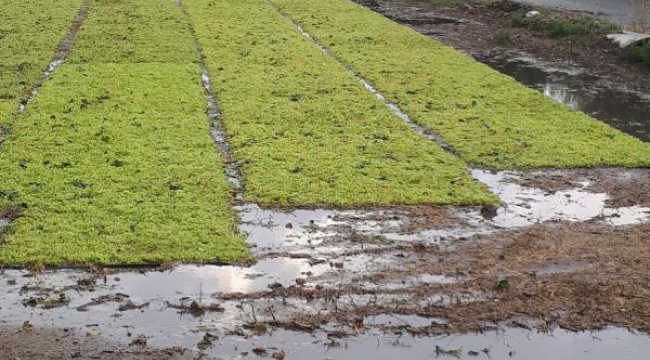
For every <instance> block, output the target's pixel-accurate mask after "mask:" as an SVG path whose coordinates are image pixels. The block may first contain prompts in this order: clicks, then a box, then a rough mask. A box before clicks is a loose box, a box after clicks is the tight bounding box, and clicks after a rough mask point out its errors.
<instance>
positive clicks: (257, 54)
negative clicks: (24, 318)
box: [183, 0, 498, 207]
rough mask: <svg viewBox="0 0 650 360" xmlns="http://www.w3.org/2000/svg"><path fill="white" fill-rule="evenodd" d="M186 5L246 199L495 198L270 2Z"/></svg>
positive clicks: (341, 202) (360, 202) (378, 201)
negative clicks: (201, 50)
mask: <svg viewBox="0 0 650 360" xmlns="http://www.w3.org/2000/svg"><path fill="white" fill-rule="evenodd" d="M183 4H184V7H185V8H186V9H187V12H188V14H189V16H190V18H191V20H192V22H193V23H194V24H195V27H196V33H197V36H198V39H199V42H200V45H201V47H202V49H203V52H204V55H205V61H206V63H207V65H208V67H209V69H210V72H211V75H212V78H213V85H214V92H215V93H216V95H217V98H218V101H219V105H220V108H221V110H222V117H221V119H222V122H223V124H224V126H225V128H226V132H227V134H228V139H229V141H230V144H231V147H232V151H233V154H234V157H235V158H236V159H237V160H238V161H239V162H240V164H241V166H242V170H243V173H244V175H245V176H246V178H245V196H246V200H249V201H255V202H259V203H261V204H262V205H279V206H342V207H351V206H368V205H404V204H463V205H467V204H484V203H495V202H497V201H498V200H497V198H496V197H495V196H494V195H492V194H490V193H489V192H488V191H487V189H486V188H485V187H484V186H483V185H481V184H479V183H478V182H476V181H475V180H473V179H472V178H471V177H470V175H469V173H468V171H467V169H466V168H465V165H464V164H463V163H462V162H461V161H459V160H458V159H456V158H454V157H452V156H450V155H449V154H446V153H445V152H444V151H442V150H441V149H440V148H439V147H437V146H436V145H435V144H433V143H431V142H429V141H427V140H425V139H422V138H420V137H419V136H418V135H416V134H415V133H413V132H412V131H411V130H410V129H409V127H408V126H407V125H406V124H404V123H403V122H402V121H401V120H400V119H398V118H397V117H395V116H394V115H393V114H392V113H391V112H390V111H389V110H388V109H386V107H385V106H384V104H382V103H381V102H380V101H378V100H377V99H376V98H375V97H374V96H373V95H372V94H370V93H368V92H367V91H365V90H364V89H363V87H362V86H361V85H360V84H359V83H358V82H357V81H356V79H354V77H353V76H351V75H350V74H349V73H348V72H347V71H346V70H345V69H344V68H343V67H342V66H341V65H340V64H339V63H338V62H336V61H334V60H333V59H331V58H330V57H328V56H327V55H325V54H323V53H322V52H321V51H320V50H319V49H317V48H316V47H315V46H313V44H311V43H310V42H309V41H307V40H305V39H304V38H303V37H302V36H301V35H300V34H299V33H297V32H296V31H295V28H294V27H293V25H292V24H290V23H288V22H287V21H285V19H284V18H283V17H282V16H281V15H280V14H278V13H277V12H276V11H275V10H274V9H272V8H271V7H269V6H268V5H267V3H266V2H265V1H263V0H223V1H215V0H185V1H184V2H183Z"/></svg>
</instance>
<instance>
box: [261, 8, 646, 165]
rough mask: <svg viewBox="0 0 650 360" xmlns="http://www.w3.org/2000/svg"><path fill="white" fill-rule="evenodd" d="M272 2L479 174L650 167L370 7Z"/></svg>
mask: <svg viewBox="0 0 650 360" xmlns="http://www.w3.org/2000/svg"><path fill="white" fill-rule="evenodd" d="M270 1H271V2H272V3H273V4H274V5H276V6H278V7H279V8H280V9H281V11H283V12H284V13H286V14H287V15H288V16H290V17H291V18H292V19H293V20H294V21H296V22H297V23H299V24H300V25H301V26H302V27H303V28H304V29H305V30H306V31H307V32H308V33H309V34H311V35H312V36H313V37H314V38H315V39H316V40H317V41H318V42H319V43H320V44H322V45H323V46H325V47H327V48H328V49H329V50H330V51H331V52H332V53H333V54H335V56H337V57H338V58H339V59H340V60H341V61H342V62H343V63H345V64H349V65H350V66H351V67H352V68H353V69H354V71H355V72H356V73H358V74H359V75H360V76H362V77H363V78H365V79H367V80H369V81H370V82H371V83H372V84H373V85H374V86H375V87H376V88H377V89H378V90H379V91H380V92H381V93H382V94H384V95H385V96H386V98H387V99H388V100H389V101H391V102H394V103H396V104H397V105H398V106H399V107H400V108H401V109H402V110H404V111H405V112H406V113H408V114H409V115H410V116H411V118H412V119H413V120H414V121H416V122H418V123H419V124H422V125H424V126H426V127H428V128H429V129H431V130H432V131H434V132H436V133H438V134H440V135H441V136H442V137H443V138H444V140H445V141H446V142H447V143H449V144H450V145H451V146H453V147H454V149H456V150H458V151H459V152H460V154H461V156H462V158H463V159H464V160H466V161H467V162H469V163H471V164H472V165H475V166H484V167H489V168H526V167H592V166H604V165H608V166H648V165H650V145H648V144H647V143H643V142H642V141H640V140H638V139H635V138H633V137H631V136H629V135H626V134H623V133H622V132H619V131H617V130H615V129H613V128H611V127H610V126H608V125H606V124H604V123H601V122H599V121H597V120H595V119H593V118H591V117H589V116H587V115H585V114H583V113H578V112H574V111H572V110H570V109H569V108H567V107H565V106H563V105H561V104H558V103H555V102H553V101H552V100H550V99H548V98H546V97H545V96H544V95H542V94H541V93H539V92H537V91H535V90H532V89H529V88H527V87H525V86H523V85H521V84H519V83H517V82H516V81H515V80H514V79H512V78H510V77H508V76H505V75H502V74H500V73H498V72H496V71H494V70H492V69H490V68H488V67H487V66H485V65H482V64H480V63H478V62H475V61H474V60H472V59H470V58H469V57H467V56H465V55H463V54H461V53H459V52H457V51H455V50H453V49H451V48H449V47H447V46H445V45H442V44H441V43H439V42H437V41H434V40H431V39H429V38H426V37H425V36H423V35H420V34H418V33H416V32H415V31H414V30H411V29H409V28H406V27H403V26H401V25H398V24H396V23H394V22H392V21H390V20H388V19H386V18H384V17H382V16H380V15H378V14H375V13H373V12H371V11H370V10H368V9H365V8H364V7H362V6H359V5H356V4H354V3H352V2H350V1H347V0H319V1H310V0H270Z"/></svg>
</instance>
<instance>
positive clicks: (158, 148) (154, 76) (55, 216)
mask: <svg viewBox="0 0 650 360" xmlns="http://www.w3.org/2000/svg"><path fill="white" fill-rule="evenodd" d="M162 3H163V2H160V1H158V0H146V1H142V0H124V1H120V2H111V1H102V0H97V1H95V2H94V5H93V7H92V8H91V10H90V11H91V13H90V16H92V15H93V14H94V13H95V12H97V13H99V14H103V13H106V11H107V10H106V9H105V7H107V8H110V10H111V11H113V13H114V14H115V17H116V19H115V21H118V20H119V21H121V20H120V19H119V18H120V17H121V16H122V14H125V13H128V11H127V10H128V9H132V8H134V9H139V10H138V11H140V12H142V13H143V14H144V13H146V18H147V19H150V20H151V21H156V22H157V26H159V27H161V28H165V27H166V26H167V23H170V25H169V26H170V27H171V28H173V27H174V26H175V24H177V23H180V22H181V20H180V19H183V17H182V15H181V13H180V10H179V9H178V8H177V7H176V6H175V5H174V3H172V2H171V1H169V2H164V4H169V5H168V6H159V5H160V4H162ZM118 4H119V5H118ZM124 16H126V15H124ZM143 16H144V15H143ZM168 20H169V21H168ZM94 26H95V27H98V28H99V30H92V29H91V28H88V27H86V28H84V30H83V31H81V33H80V34H79V40H80V42H79V44H78V45H77V50H75V51H78V53H79V57H78V58H77V59H81V58H82V57H83V59H84V60H83V61H84V62H87V63H83V64H82V63H77V64H64V65H63V66H62V67H60V68H59V69H57V70H56V71H55V73H54V75H53V77H52V79H51V80H50V81H48V82H46V84H45V86H44V87H43V88H42V89H41V91H40V92H39V94H38V96H36V97H35V99H34V100H33V101H32V102H31V103H30V106H29V108H28V111H27V113H26V114H25V115H23V116H20V117H19V118H18V120H17V121H16V122H15V125H14V128H13V132H12V135H11V136H10V137H9V139H8V140H7V141H6V142H5V143H4V145H3V146H2V147H1V148H0V174H1V175H0V207H13V208H18V209H23V210H24V214H23V215H24V216H23V217H21V218H19V219H18V220H16V221H15V222H13V223H12V224H11V226H10V228H9V232H8V234H6V235H5V236H4V237H3V238H2V245H1V246H0V264H12V265H16V264H29V263H43V264H72V263H74V264H79V263H81V264H87V263H102V264H125V263H128V264H143V263H160V262H168V261H196V262H204V261H206V262H232V261H236V260H248V259H250V254H249V253H248V250H247V247H246V245H245V242H244V240H243V238H242V236H240V235H238V234H237V229H236V218H235V216H234V213H233V211H232V209H231V207H230V203H229V200H230V194H229V187H228V185H227V182H226V179H225V176H224V171H223V168H222V165H221V163H220V159H219V155H218V153H217V151H216V149H215V147H214V144H213V142H212V140H211V138H210V132H209V131H210V129H209V124H208V122H207V119H206V116H205V113H204V110H205V107H206V98H205V94H204V93H203V90H202V87H201V84H200V71H199V67H198V66H197V64H196V63H195V62H194V61H193V60H190V55H191V54H192V53H188V54H186V55H184V56H187V58H188V60H187V61H184V62H181V61H180V58H175V59H173V60H174V61H173V62H163V61H161V59H163V58H157V57H155V56H152V57H150V58H149V57H147V58H145V57H138V58H137V60H135V59H134V58H132V57H130V55H128V54H126V53H125V52H120V49H122V48H128V47H129V46H130V45H129V44H130V42H129V40H128V38H124V39H123V40H117V39H120V37H116V38H115V39H114V41H113V42H112V43H111V46H112V48H111V49H113V50H115V52H114V53H113V54H111V55H110V56H118V55H117V54H120V55H119V56H120V57H119V58H118V57H116V58H113V57H111V58H109V59H107V58H106V56H108V54H102V53H101V52H97V51H95V50H96V49H95V48H96V44H94V43H93V42H91V41H88V40H86V39H85V37H86V34H88V36H89V37H92V36H94V34H95V33H97V32H101V31H106V32H110V31H116V32H120V31H124V29H121V28H115V27H113V24H112V23H109V24H101V23H98V22H96V23H94ZM86 30H87V31H88V33H86V32H85V31H86ZM175 31H178V32H179V33H178V34H177V35H178V39H179V40H177V41H178V42H185V41H187V39H188V38H189V36H188V33H189V29H188V28H185V29H182V28H180V27H178V28H177V29H176V30H175ZM143 41H144V40H143ZM146 41H147V43H148V44H149V49H163V48H167V47H169V48H179V49H180V48H183V47H185V45H184V44H177V45H175V44H174V41H176V40H174V41H172V40H171V39H158V38H156V36H155V34H151V36H150V37H149V38H148V39H146ZM169 41H172V42H171V43H167V42H169ZM162 42H165V43H162ZM190 48H191V47H190ZM106 51H109V50H106ZM111 51H112V50H111ZM188 51H189V50H188ZM192 51H194V50H193V48H192ZM162 53H163V52H162V51H161V52H160V54H162ZM143 54H144V53H143ZM147 54H149V53H147ZM151 54H158V52H156V51H152V52H151ZM193 54H194V56H195V58H196V57H197V56H198V55H197V53H196V52H195V51H194V52H193ZM102 55H106V56H102ZM161 56H162V55H161ZM164 59H165V60H170V61H171V60H172V59H169V58H164ZM105 61H109V62H105ZM141 61H145V62H141Z"/></svg>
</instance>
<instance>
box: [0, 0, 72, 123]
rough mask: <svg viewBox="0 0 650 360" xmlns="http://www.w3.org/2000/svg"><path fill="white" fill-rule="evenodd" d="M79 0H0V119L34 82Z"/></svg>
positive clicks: (66, 30)
mask: <svg viewBox="0 0 650 360" xmlns="http://www.w3.org/2000/svg"><path fill="white" fill-rule="evenodd" d="M80 6H81V0H2V2H0V120H1V119H2V118H4V117H6V116H8V115H9V114H11V113H12V112H13V111H14V110H16V109H17V108H18V104H19V102H20V99H22V98H23V97H24V96H26V95H27V94H28V92H29V91H30V90H31V89H32V88H33V87H34V86H35V85H36V84H37V83H38V81H39V80H40V79H41V76H42V74H43V72H44V71H45V69H47V67H48V64H49V63H50V62H51V61H52V58H53V57H54V54H55V52H56V49H57V46H58V44H59V43H60V42H61V40H63V38H64V37H65V35H66V34H67V33H68V31H69V30H70V25H71V24H72V20H73V19H74V17H75V15H76V13H77V11H78V10H79V8H80Z"/></svg>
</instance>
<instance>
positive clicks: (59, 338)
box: [0, 322, 207, 360]
mask: <svg viewBox="0 0 650 360" xmlns="http://www.w3.org/2000/svg"><path fill="white" fill-rule="evenodd" d="M0 358H2V359H7V360H68V359H79V360H90V359H92V360H195V359H207V357H205V356H200V355H198V354H196V353H194V352H193V351H190V350H185V349H181V348H169V349H147V348H146V339H145V338H141V337H135V338H134V341H133V342H132V345H129V346H118V345H117V344H115V343H112V342H110V341H107V340H106V339H103V338H102V337H101V336H99V335H95V334H93V333H92V330H91V331H90V332H88V333H86V334H80V333H78V332H75V331H73V330H70V329H45V328H40V329H39V328H34V327H33V326H32V325H30V324H29V323H28V322H26V323H25V324H23V326H22V327H20V328H14V327H0Z"/></svg>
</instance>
